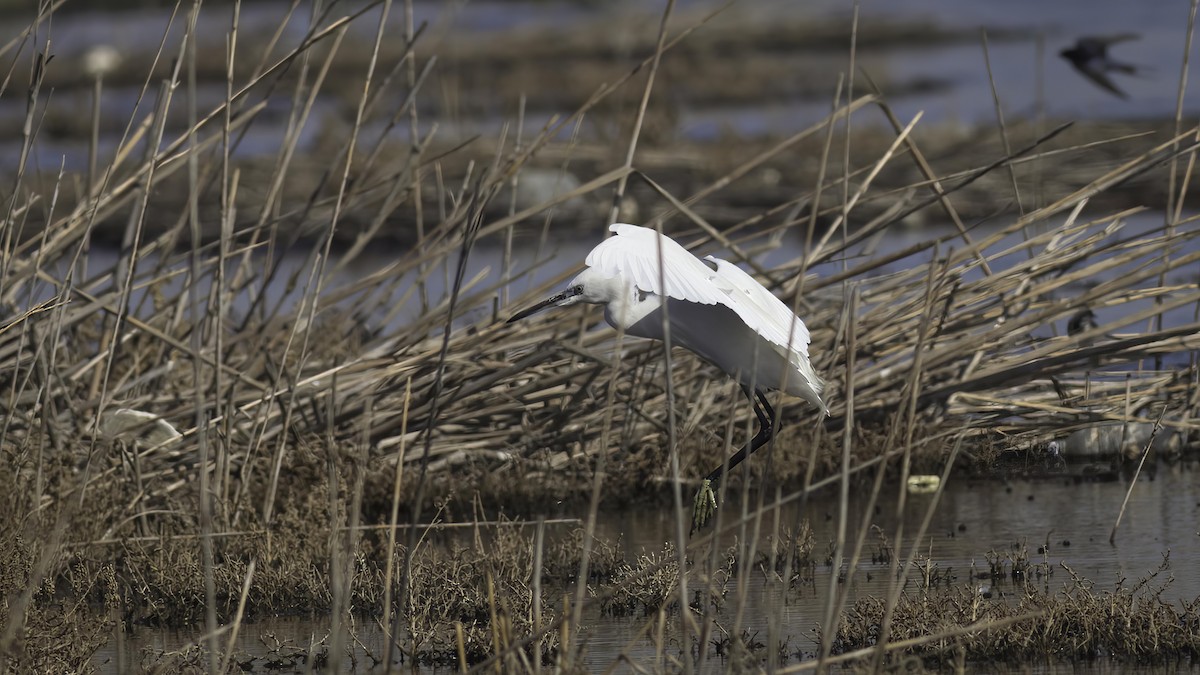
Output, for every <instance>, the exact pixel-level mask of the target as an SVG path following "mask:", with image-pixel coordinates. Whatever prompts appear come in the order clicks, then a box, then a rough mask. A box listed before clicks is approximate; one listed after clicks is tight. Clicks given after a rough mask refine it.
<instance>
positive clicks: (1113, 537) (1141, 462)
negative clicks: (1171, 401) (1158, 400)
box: [1108, 405, 1167, 546]
mask: <svg viewBox="0 0 1200 675" xmlns="http://www.w3.org/2000/svg"><path fill="white" fill-rule="evenodd" d="M1166 414H1167V406H1165V405H1164V406H1163V407H1162V410H1160V411H1159V412H1158V420H1156V421H1155V422H1154V428H1152V429H1151V430H1150V438H1148V439H1146V447H1144V448H1142V456H1141V458H1139V459H1138V465H1137V469H1136V470H1135V471H1134V472H1133V477H1132V478H1130V479H1129V489H1128V490H1126V491H1125V499H1123V500H1122V501H1121V510H1120V511H1118V512H1117V519H1116V521H1114V522H1113V526H1112V531H1111V532H1109V534H1108V543H1109V544H1110V545H1113V546H1115V545H1116V541H1117V528H1119V527H1120V526H1121V519H1122V518H1124V517H1125V507H1127V506H1129V498H1130V497H1131V496H1133V488H1134V486H1135V485H1137V482H1138V477H1139V476H1141V475H1142V467H1143V466H1145V464H1146V458H1147V457H1149V456H1150V450H1151V449H1152V448H1153V447H1154V439H1155V437H1156V436H1158V432H1159V431H1161V430H1162V420H1163V416H1164V415H1166ZM1125 427H1128V422H1126V424H1125V426H1124V427H1122V430H1121V431H1122V436H1124V432H1125ZM1121 440H1122V443H1121V447H1124V445H1125V443H1124V438H1122V439H1121Z"/></svg>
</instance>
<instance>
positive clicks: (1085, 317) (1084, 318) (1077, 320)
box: [1067, 307, 1100, 337]
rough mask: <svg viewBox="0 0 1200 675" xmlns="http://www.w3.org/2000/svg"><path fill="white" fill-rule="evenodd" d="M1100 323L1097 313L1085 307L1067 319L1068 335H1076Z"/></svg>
mask: <svg viewBox="0 0 1200 675" xmlns="http://www.w3.org/2000/svg"><path fill="white" fill-rule="evenodd" d="M1099 325H1100V324H1099V323H1097V322H1096V313H1095V312H1093V311H1092V310H1090V309H1088V308H1087V307H1084V308H1083V309H1081V310H1079V311H1078V312H1076V313H1075V314H1074V315H1073V316H1072V317H1071V318H1070V319H1069V320H1068V321H1067V335H1070V336H1071V337H1074V336H1076V335H1079V334H1080V333H1086V332H1088V331H1089V330H1092V329H1093V328H1096V327H1098V326H1099Z"/></svg>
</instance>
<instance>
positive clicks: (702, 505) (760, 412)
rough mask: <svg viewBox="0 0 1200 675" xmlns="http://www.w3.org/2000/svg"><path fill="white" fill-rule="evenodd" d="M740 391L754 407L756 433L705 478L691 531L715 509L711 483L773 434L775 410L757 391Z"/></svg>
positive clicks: (765, 442)
mask: <svg viewBox="0 0 1200 675" xmlns="http://www.w3.org/2000/svg"><path fill="white" fill-rule="evenodd" d="M742 391H744V392H746V398H749V399H750V404H751V405H752V406H754V415H755V416H756V417H758V433H756V434H755V435H754V438H751V439H750V442H749V443H747V444H746V445H743V446H742V447H741V449H740V450H738V451H737V452H735V453H733V455H732V456H730V458H729V459H727V460H726V461H724V462H721V465H720V466H718V467H717V468H715V469H713V470H712V471H711V472H709V474H708V476H706V477H705V479H704V482H703V483H702V484H701V486H700V492H699V493H697V494H696V505H695V512H694V513H693V514H692V530H693V531H695V529H696V528H697V527H700V526H701V525H703V524H704V523H705V521H707V520H708V518H709V516H711V515H712V513H713V511H714V510H716V508H717V498H716V495H715V494H714V493H713V489H712V486H713V483H715V482H717V481H718V480H719V479H720V478H721V476H723V475H724V474H725V472H726V471H728V470H731V469H733V468H734V467H735V466H737V465H738V464H741V463H742V461H743V460H745V459H746V458H747V457H749V456H750V455H752V454H754V451H755V450H758V449H759V448H761V447H762V446H764V445H766V444H767V442H768V441H770V440H771V436H772V435H773V434H774V433H775V409H774V408H772V407H771V404H770V403H769V402H768V401H767V397H766V396H764V395H763V393H762V392H761V391H758V390H755V391H754V392H753V393H751V392H750V389H749V388H747V387H742Z"/></svg>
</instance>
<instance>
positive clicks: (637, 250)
mask: <svg viewBox="0 0 1200 675" xmlns="http://www.w3.org/2000/svg"><path fill="white" fill-rule="evenodd" d="M608 229H610V230H612V231H613V232H616V233H617V236H615V237H609V238H608V239H605V240H604V241H603V242H601V243H600V244H599V245H598V246H596V248H594V249H592V252H591V253H589V254H588V256H587V261H586V262H587V265H588V267H594V268H597V269H599V270H600V271H601V272H603V274H604V275H605V276H607V277H609V278H613V277H622V278H626V279H629V280H630V281H632V282H633V285H634V286H636V287H637V288H638V290H641V291H644V292H647V293H654V294H655V295H659V296H665V297H670V298H675V299H676V300H686V301H688V302H695V303H699V304H702V305H717V304H728V301H727V297H728V296H727V294H726V292H724V291H722V290H721V289H720V288H718V287H717V286H716V285H714V284H713V278H714V277H715V276H716V272H713V271H712V270H711V269H709V267H708V265H705V264H704V263H702V262H700V259H699V258H697V257H696V256H694V255H692V254H691V253H689V252H688V250H687V249H685V248H684V247H682V246H680V245H679V244H677V243H675V240H673V239H671V238H670V237H668V236H665V235H663V236H662V237H661V238H659V236H658V232H656V231H654V230H652V229H650V228H647V227H639V226H637V225H627V224H624V223H615V224H613V225H610V226H609V228H608ZM656 240H659V241H661V242H662V262H663V265H662V266H663V271H662V274H661V275H660V274H659V264H658V263H659V253H658V243H657V242H656ZM663 282H666V287H665V289H664V288H663Z"/></svg>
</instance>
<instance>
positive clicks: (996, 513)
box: [95, 464, 1200, 673]
mask: <svg viewBox="0 0 1200 675" xmlns="http://www.w3.org/2000/svg"><path fill="white" fill-rule="evenodd" d="M1076 468H1078V467H1073V466H1067V467H1063V468H1062V469H1060V470H1061V471H1064V472H1071V471H1072V470H1073V469H1076ZM1198 478H1200V474H1198V473H1197V472H1196V469H1195V468H1194V467H1193V466H1187V465H1183V464H1177V465H1159V466H1153V467H1147V470H1146V471H1144V472H1143V475H1142V476H1141V477H1140V478H1139V479H1138V480H1137V482H1136V484H1135V485H1134V488H1133V491H1132V494H1131V496H1130V500H1129V504H1128V507H1127V508H1126V511H1125V515H1124V518H1123V520H1122V522H1121V525H1120V528H1119V530H1118V531H1117V535H1116V538H1115V541H1114V543H1113V544H1109V541H1108V539H1109V534H1110V532H1111V530H1112V528H1113V524H1114V523H1115V521H1116V519H1117V515H1118V513H1119V511H1120V509H1121V503H1122V500H1123V499H1124V498H1125V494H1126V491H1127V490H1128V489H1129V485H1130V483H1129V477H1127V476H1120V475H1118V474H1117V473H1115V472H1114V473H1112V474H1110V479H1108V480H1093V481H1082V482H1081V481H1077V480H1074V479H1072V478H1070V477H1069V476H1067V475H1066V474H1065V473H1055V472H1053V471H1052V472H1050V473H1047V474H1046V475H1045V477H1044V478H1039V479H1036V480H1029V479H1020V480H1004V479H999V478H997V479H971V478H951V480H950V481H949V482H948V483H947V484H946V487H945V491H944V494H943V495H942V497H941V501H940V503H938V504H937V507H936V509H935V510H934V513H933V517H932V520H931V523H930V527H929V530H928V532H927V533H926V535H925V536H924V537H923V538H922V539H921V540H920V541H919V542H918V544H919V550H920V553H921V554H922V555H924V556H927V557H928V558H929V559H930V560H931V561H932V562H933V563H934V564H935V565H936V566H937V567H938V568H939V569H940V570H942V571H946V572H949V573H950V574H951V575H952V580H951V582H950V583H951V584H952V585H973V586H976V587H978V586H981V585H989V586H991V587H992V591H993V595H992V598H991V599H990V600H987V602H1005V596H1006V595H1011V594H1015V593H1018V592H1019V588H1018V587H1017V586H1016V583H1017V582H1014V581H1011V580H1010V579H1008V578H1004V579H1000V580H997V581H993V580H980V579H974V580H972V578H971V571H972V570H973V569H974V570H975V571H976V572H986V571H987V563H986V561H985V555H986V554H987V553H988V552H989V551H996V552H999V553H1004V552H1007V551H1012V550H1014V548H1016V549H1021V548H1027V549H1028V554H1029V560H1030V562H1031V563H1035V564H1036V563H1046V564H1047V565H1048V567H1047V568H1046V569H1050V570H1052V573H1051V574H1050V575H1049V576H1045V577H1041V578H1030V579H1029V581H1028V583H1032V584H1038V585H1039V586H1041V587H1043V588H1045V589H1048V590H1050V591H1054V590H1056V589H1058V588H1063V587H1065V586H1066V585H1067V584H1068V583H1069V581H1070V578H1069V574H1068V573H1067V571H1066V570H1065V569H1064V568H1063V567H1062V565H1066V566H1068V567H1070V568H1071V569H1072V570H1074V571H1075V572H1076V573H1078V574H1079V575H1081V576H1082V577H1085V578H1087V579H1089V580H1091V581H1092V582H1094V584H1095V586H1094V590H1095V591H1096V592H1103V591H1105V590H1111V589H1113V588H1115V585H1116V584H1117V583H1118V581H1120V580H1124V581H1125V584H1126V587H1129V586H1131V585H1133V584H1134V583H1136V582H1137V581H1138V580H1139V579H1142V578H1143V577H1146V576H1147V575H1149V574H1151V573H1153V572H1154V571H1155V570H1157V569H1158V568H1159V566H1160V565H1161V564H1162V563H1163V561H1164V558H1165V557H1166V556H1168V554H1169V565H1168V566H1167V568H1166V569H1165V570H1164V571H1163V572H1160V573H1159V574H1158V576H1157V577H1156V578H1155V579H1154V581H1152V582H1151V584H1150V586H1151V587H1153V588H1155V589H1158V588H1161V589H1162V590H1161V595H1160V596H1159V597H1160V598H1161V599H1162V600H1164V601H1165V602H1168V603H1175V602H1179V601H1184V600H1193V599H1195V598H1197V597H1200V566H1197V565H1196V564H1195V560H1196V558H1197V557H1198V556H1200V537H1198V536H1197V532H1196V525H1197V522H1198V521H1197V514H1198V513H1200V480H1197V479H1198ZM896 497H897V493H896V486H894V485H892V486H888V487H886V488H885V491H884V494H882V495H881V497H880V509H879V511H878V513H876V515H874V517H872V518H871V521H870V522H871V523H872V524H873V525H877V526H879V527H880V528H882V531H883V532H884V534H886V535H887V536H888V537H889V539H891V540H892V541H893V542H894V541H895V537H894V535H895V529H896V526H897V525H898V524H899V523H901V522H903V524H904V527H905V532H906V533H908V534H906V537H907V540H908V541H909V544H911V538H912V536H913V533H915V532H916V530H917V528H918V526H919V524H920V522H921V521H922V520H923V518H924V517H925V512H926V509H927V508H928V507H929V505H930V503H931V499H932V498H931V497H929V496H923V495H909V497H908V508H907V509H906V510H905V512H904V514H903V515H902V516H897V515H896V514H895V513H894V505H895V500H896ZM864 502H865V496H863V495H862V494H860V491H857V490H856V491H855V493H854V495H853V496H852V498H851V501H850V505H849V506H850V508H849V522H848V525H847V531H848V532H850V533H851V536H853V534H854V533H856V532H857V531H858V528H859V524H860V523H861V519H862V512H861V509H862V508H863V507H864ZM736 506H737V505H736V504H734V503H730V504H728V505H727V506H726V507H725V508H726V509H727V511H729V512H733V511H735V510H736ZM837 513H838V502H837V498H836V488H828V489H825V490H822V491H818V492H816V493H814V495H813V496H812V498H811V500H810V502H809V504H808V506H807V508H806V514H807V518H808V520H809V522H810V523H811V526H812V528H813V534H814V538H815V544H816V545H815V552H816V553H815V555H816V556H817V557H821V556H822V554H823V552H824V551H826V549H827V546H828V544H829V542H832V541H834V539H835V538H836V528H837ZM562 515H567V516H571V515H574V516H582V515H583V514H582V513H577V514H562ZM801 516H802V514H801V513H800V512H799V508H798V507H797V506H791V507H788V508H785V509H784V513H783V516H782V518H781V521H780V522H781V527H783V528H790V527H794V526H795V525H796V524H797V523H798V522H800V518H801ZM675 522H676V521H675V515H674V514H673V513H672V512H671V509H669V508H664V509H661V510H656V509H639V510H630V511H627V512H622V513H612V512H609V513H606V514H604V515H603V519H602V521H601V522H600V523H599V532H598V534H599V536H601V537H602V538H606V539H615V538H618V537H619V538H620V539H621V540H622V542H623V545H624V550H625V552H626V557H627V559H631V558H633V557H634V556H637V555H641V554H643V553H647V554H649V553H658V552H661V551H662V548H663V545H664V543H665V542H667V541H670V540H672V539H673V538H674V532H675ZM763 527H764V532H765V531H767V530H769V529H770V528H771V527H772V523H771V522H764V524H763ZM1047 542H1048V543H1049V546H1048V547H1045V548H1044V553H1039V547H1044V546H1045V544H1046V543H1047ZM724 543H725V544H731V543H733V539H732V538H731V539H728V540H726V541H725V542H724ZM876 543H877V539H876V538H875V536H874V535H873V534H869V535H868V538H867V541H866V545H865V546H864V549H863V551H864V553H863V556H864V561H863V562H861V563H860V564H859V565H858V567H857V571H856V574H855V576H854V577H853V579H852V582H851V584H850V587H849V589H850V590H849V596H848V602H853V600H854V599H855V598H856V597H862V596H865V595H871V596H881V595H883V594H885V593H886V592H887V591H888V587H889V584H888V582H887V578H886V577H887V569H888V566H887V564H886V563H875V562H872V561H871V554H872V552H873V551H875V550H876V548H877V546H876ZM909 544H906V545H905V546H904V548H903V549H902V550H901V551H900V553H902V554H903V553H907V551H908V546H909ZM694 553H695V554H696V555H703V554H704V551H702V550H699V551H695V552H694ZM832 573H833V570H832V569H831V568H830V567H829V566H827V565H825V564H823V563H821V562H818V564H817V566H816V570H815V578H814V582H813V583H812V584H811V585H802V586H800V587H798V588H797V589H796V590H793V591H790V592H787V593H781V592H780V591H779V589H778V587H777V586H776V585H775V584H773V583H767V582H766V581H765V577H764V575H763V574H762V573H761V572H759V571H756V570H750V571H749V572H748V575H747V578H746V581H747V592H746V594H745V595H744V604H745V607H744V616H745V617H746V618H745V620H744V621H743V622H742V624H741V627H742V628H746V629H748V630H749V631H750V632H751V633H757V635H758V639H759V640H762V641H763V642H766V643H767V644H774V643H776V642H778V641H781V640H786V642H787V648H788V651H789V652H801V653H804V654H811V653H812V652H813V651H814V650H815V649H816V648H817V642H816V639H815V634H814V631H813V628H814V626H816V625H819V624H820V623H821V622H822V617H823V615H824V613H825V611H826V605H827V603H828V598H829V596H828V589H829V583H830V575H831V574H832ZM918 578H919V577H918V575H917V574H916V573H915V572H910V573H909V575H908V582H907V584H908V585H907V586H906V589H907V590H909V591H915V590H916V589H917V584H918V582H917V579H918ZM730 588H731V592H730V595H729V596H728V597H727V599H726V603H725V606H724V609H723V610H722V611H721V612H720V613H718V614H717V615H716V617H715V619H716V621H717V623H718V624H720V625H721V626H722V627H724V628H727V629H729V628H731V627H732V626H733V623H734V612H735V611H736V609H737V606H738V603H739V596H738V594H737V590H736V588H737V582H736V581H731V582H730ZM646 621H647V619H644V618H640V617H633V618H610V617H603V616H600V614H599V612H598V611H597V609H596V608H595V607H593V608H591V609H590V610H589V611H588V612H587V613H586V614H585V620H584V623H585V625H586V629H585V630H584V634H585V636H586V637H585V640H586V645H587V647H586V652H585V657H584V658H585V662H586V664H587V665H588V667H589V668H590V669H595V670H600V669H603V668H604V667H607V666H608V665H611V664H612V663H613V661H614V659H616V658H617V656H618V655H619V654H621V653H622V652H623V653H625V654H626V655H627V656H628V657H629V658H630V659H631V660H633V661H634V662H637V663H654V662H655V659H656V652H655V647H654V645H653V643H652V642H651V641H649V640H647V639H645V638H641V637H638V633H639V631H640V630H641V629H642V628H643V626H644V625H645V622H646ZM677 625H678V624H677V622H676V621H675V620H671V621H668V628H669V629H671V630H673V629H674V628H675V627H676V626H677ZM327 632H328V623H327V622H325V621H322V620H311V619H266V620H262V621H259V622H257V623H252V624H246V625H245V626H243V627H242V631H241V634H240V636H239V638H238V641H237V643H236V645H235V651H236V652H242V653H248V654H250V655H254V656H256V657H258V658H260V659H265V658H267V656H268V655H269V650H268V648H267V647H266V646H265V645H273V644H275V642H274V640H276V639H278V640H280V641H284V642H287V643H289V644H291V645H292V646H294V647H296V648H301V649H306V648H307V646H308V644H309V641H310V640H314V639H315V640H320V639H321V638H322V637H324V636H325V635H326V634H327ZM200 635H201V633H200V632H199V631H197V630H189V631H175V630H153V629H147V628H137V629H135V631H134V633H133V634H132V635H129V636H127V637H126V639H125V644H124V650H123V663H124V664H132V663H138V662H139V661H140V660H141V659H142V658H144V656H145V655H151V656H152V655H154V654H156V653H158V652H160V651H164V650H165V651H170V650H177V649H180V648H182V647H184V646H185V645H187V644H189V643H191V642H192V641H195V640H197V639H199V638H200ZM264 636H270V637H264ZM768 638H770V639H768ZM358 639H359V640H361V642H362V646H361V647H360V648H358V650H357V651H356V659H357V669H358V670H366V669H368V668H369V666H370V665H371V663H372V660H371V658H370V657H368V656H367V652H368V651H370V652H372V653H374V654H376V655H381V654H382V652H383V649H384V647H383V639H382V634H381V632H380V631H379V629H378V628H377V627H374V626H362V627H361V629H359V630H358ZM117 660H118V654H117V649H116V647H115V643H112V644H110V645H109V646H108V647H106V648H105V649H104V650H102V651H101V652H100V653H98V654H97V655H96V659H95V663H96V664H97V665H98V667H99V669H100V671H101V672H117ZM264 662H265V661H264V660H260V661H258V664H259V667H261V666H262V664H263V663H264ZM791 663H793V664H794V663H796V661H795V660H793V661H791ZM343 667H344V668H350V667H351V664H350V663H349V662H347V663H346V664H344V666H343ZM722 667H723V664H722V662H721V660H720V659H719V658H716V657H711V658H709V659H708V660H707V665H706V668H705V672H714V673H715V672H721V671H722ZM1043 667H1044V668H1046V670H1047V672H1067V671H1070V672H1090V671H1092V670H1093V669H1095V670H1098V671H1099V672H1117V671H1123V670H1125V669H1124V668H1122V667H1121V666H1120V665H1119V664H1115V663H1109V662H1103V661H1100V662H1096V663H1092V664H1087V665H1086V668H1085V667H1083V666H1073V667H1066V666H1059V667H1050V666H1043ZM297 669H298V670H299V669H302V666H297ZM1027 670H1028V669H1027V668H1012V669H999V670H996V669H992V672H1027ZM282 672H289V671H288V670H286V669H284V670H283V671H282ZM1146 672H1149V671H1146Z"/></svg>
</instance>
